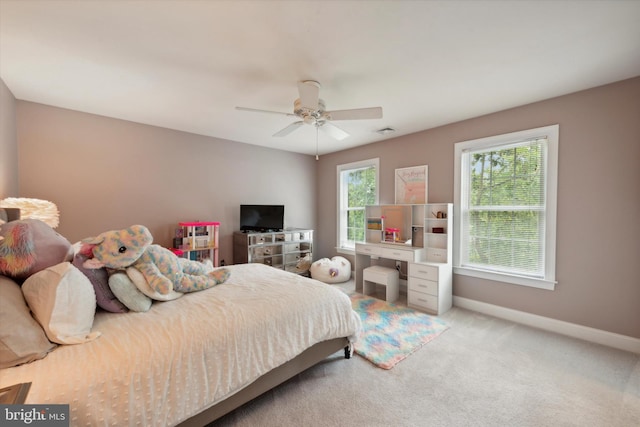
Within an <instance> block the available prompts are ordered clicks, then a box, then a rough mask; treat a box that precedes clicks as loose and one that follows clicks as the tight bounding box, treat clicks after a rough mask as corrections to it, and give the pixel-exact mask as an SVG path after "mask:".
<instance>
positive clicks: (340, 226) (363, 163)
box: [336, 157, 380, 255]
mask: <svg viewBox="0 0 640 427" xmlns="http://www.w3.org/2000/svg"><path fill="white" fill-rule="evenodd" d="M367 167H375V170H376V173H375V181H376V189H375V202H374V204H378V201H379V200H380V158H379V157H375V158H372V159H367V160H359V161H356V162H351V163H345V164H342V165H337V166H336V181H337V189H336V190H337V191H336V194H337V204H336V207H337V209H336V211H337V217H336V251H337V252H338V253H343V254H348V255H353V254H355V244H354V247H353V248H350V247H347V246H342V242H343V241H345V240H346V239H342V237H343V233H345V234H346V230H347V227H348V224H347V219H346V217H344V219H343V203H344V202H345V201H346V199H345V197H346V194H343V183H342V177H341V175H342V173H343V172H348V171H353V170H357V169H364V168H367ZM363 208H364V206H363Z"/></svg>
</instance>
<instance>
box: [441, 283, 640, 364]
mask: <svg viewBox="0 0 640 427" xmlns="http://www.w3.org/2000/svg"><path fill="white" fill-rule="evenodd" d="M453 305H455V306H457V307H461V308H466V309H467V310H472V311H477V312H479V313H483V314H487V315H489V316H494V317H498V318H500V319H505V320H509V321H512V322H516V323H520V324H523V325H527V326H532V327H534V328H539V329H543V330H545V331H550V332H555V333H558V334H562V335H567V336H570V337H573V338H578V339H582V340H585V341H590V342H594V343H596V344H602V345H606V346H608V347H613V348H617V349H619V350H625V351H630V352H632V353H638V354H640V339H638V338H634V337H629V336H626V335H620V334H616V333H614V332H607V331H603V330H600V329H595V328H590V327H588V326H582V325H577V324H575V323H569V322H564V321H562V320H556V319H551V318H549V317H543V316H538V315H536V314H531V313H525V312H523V311H518V310H513V309H510V308H505V307H500V306H497V305H493V304H487V303H485V302H480V301H475V300H472V299H468V298H462V297H456V296H454V297H453Z"/></svg>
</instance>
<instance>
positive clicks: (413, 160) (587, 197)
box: [317, 77, 640, 338]
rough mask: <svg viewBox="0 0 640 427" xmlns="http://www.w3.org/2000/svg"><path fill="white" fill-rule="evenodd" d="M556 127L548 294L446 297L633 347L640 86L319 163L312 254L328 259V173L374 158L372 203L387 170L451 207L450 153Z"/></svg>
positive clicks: (613, 88)
mask: <svg viewBox="0 0 640 427" xmlns="http://www.w3.org/2000/svg"><path fill="white" fill-rule="evenodd" d="M555 123H558V124H559V125H560V142H559V171H558V172H559V178H558V180H559V182H558V234H557V258H556V259H557V280H558V285H557V286H556V289H555V290H554V291H547V290H540V289H534V288H527V287H522V286H515V285H508V284H504V283H500V282H492V281H488V280H482V279H476V278H472V277H468V276H460V275H454V282H453V286H454V287H453V292H454V295H456V296H459V297H465V298H470V299H473V300H477V301H482V302H486V303H490V304H495V305H498V306H502V307H507V308H512V309H515V310H520V311H524V312H529V313H533V314H537V315H541V316H545V317H550V318H553V319H559V320H563V321H567V322H571V323H576V324H579V325H584V326H589V327H593V328H597V329H602V330H605V331H610V332H615V333H619V334H623V335H628V336H631V337H636V338H640V276H639V273H638V272H639V270H638V267H637V265H638V257H639V256H640V220H639V218H640V166H639V165H640V77H639V78H634V79H630V80H625V81H622V82H618V83H615V84H611V85H607V86H603V87H599V88H594V89H591V90H587V91H582V92H578V93H574V94H570V95H566V96H562V97H558V98H554V99H550V100H546V101H542V102H538V103H535V104H530V105H526V106H523V107H519V108H514V109H510V110H507V111H502V112H499V113H495V114H490V115H486V116H482V117H478V118H474V119H471V120H466V121H463V122H459V123H454V124H451V125H448V126H443V127H439V128H436V129H431V130H427V131H424V132H420V133H416V134H412V135H408V136H403V137H398V138H395V139H390V140H387V141H382V142H379V143H375V144H370V145H368V146H363V147H358V148H355V149H351V150H348V151H343V152H339V153H334V154H330V155H325V156H322V157H321V159H320V161H319V165H318V166H319V168H318V181H317V182H318V188H317V193H318V226H317V232H318V234H320V235H322V236H323V238H322V239H321V240H320V241H319V248H318V251H317V254H318V255H320V256H328V257H330V256H333V255H336V251H335V248H334V247H335V245H336V238H335V236H336V213H335V212H336V188H337V184H336V166H337V165H339V164H343V163H349V162H352V161H356V160H361V159H368V158H372V157H379V158H380V169H381V171H380V179H381V181H382V182H381V189H380V202H381V203H393V200H394V187H393V185H394V184H393V176H394V175H393V174H394V169H396V168H400V167H407V166H416V165H422V164H427V165H429V201H430V202H452V201H453V183H454V176H453V162H454V144H455V143H456V142H459V141H465V140H470V139H476V138H481V137H486V136H491V135H498V134H503V133H508V132H514V131H519V130H525V129H531V128H536V127H540V126H545V125H550V124H555Z"/></svg>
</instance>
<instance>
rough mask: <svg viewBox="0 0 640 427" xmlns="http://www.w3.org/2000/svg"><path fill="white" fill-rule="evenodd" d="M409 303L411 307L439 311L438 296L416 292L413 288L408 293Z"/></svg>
mask: <svg viewBox="0 0 640 427" xmlns="http://www.w3.org/2000/svg"><path fill="white" fill-rule="evenodd" d="M407 304H408V305H409V306H410V307H411V306H413V307H417V308H421V309H425V310H428V311H432V312H434V313H437V312H438V297H436V296H433V295H427V294H423V293H422V292H414V291H412V290H409V292H408V294H407Z"/></svg>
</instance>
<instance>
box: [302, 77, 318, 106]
mask: <svg viewBox="0 0 640 427" xmlns="http://www.w3.org/2000/svg"><path fill="white" fill-rule="evenodd" d="M298 92H299V93H300V104H301V105H302V107H304V108H308V109H309V110H317V109H318V101H319V100H320V83H318V82H316V81H313V80H305V81H302V82H298Z"/></svg>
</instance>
